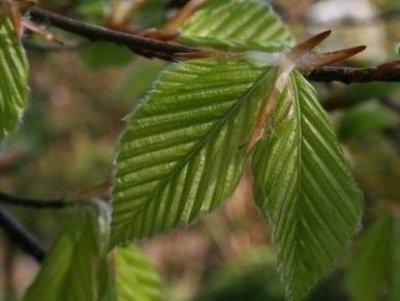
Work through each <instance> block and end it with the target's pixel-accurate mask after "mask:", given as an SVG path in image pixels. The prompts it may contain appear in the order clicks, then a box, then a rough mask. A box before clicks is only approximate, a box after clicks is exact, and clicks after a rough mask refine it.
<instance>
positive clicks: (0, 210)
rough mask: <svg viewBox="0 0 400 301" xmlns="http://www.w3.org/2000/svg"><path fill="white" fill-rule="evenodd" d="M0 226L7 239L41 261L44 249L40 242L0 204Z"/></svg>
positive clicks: (44, 253)
mask: <svg viewBox="0 0 400 301" xmlns="http://www.w3.org/2000/svg"><path fill="white" fill-rule="evenodd" d="M0 227H1V228H3V230H4V232H5V233H6V235H7V237H8V239H9V241H10V242H11V243H13V244H15V245H17V246H18V247H19V248H21V249H22V250H23V251H24V252H26V253H27V254H29V255H31V256H32V257H33V258H35V259H36V260H37V261H38V262H42V261H43V259H44V257H45V255H46V251H45V248H44V247H43V246H42V244H41V243H40V242H39V241H38V240H37V239H36V238H35V237H34V236H33V235H32V234H31V233H30V232H29V231H28V230H27V229H26V228H25V227H24V226H23V225H22V224H21V223H20V222H19V221H18V220H17V219H16V218H15V217H14V216H13V215H11V213H10V212H8V210H6V209H5V208H4V207H3V206H1V205H0Z"/></svg>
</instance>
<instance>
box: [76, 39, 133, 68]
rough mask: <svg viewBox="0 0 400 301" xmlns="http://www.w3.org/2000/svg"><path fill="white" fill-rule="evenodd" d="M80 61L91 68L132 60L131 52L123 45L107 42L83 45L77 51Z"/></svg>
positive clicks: (121, 63) (119, 64)
mask: <svg viewBox="0 0 400 301" xmlns="http://www.w3.org/2000/svg"><path fill="white" fill-rule="evenodd" d="M79 56H80V57H81V59H82V61H83V62H84V63H85V64H87V65H88V66H90V67H92V68H107V67H112V66H124V65H126V64H128V63H129V62H130V61H132V58H133V54H132V52H131V51H130V50H129V49H128V48H126V47H123V46H119V45H115V44H112V43H107V42H94V43H91V44H89V45H85V47H84V48H82V50H80V52H79Z"/></svg>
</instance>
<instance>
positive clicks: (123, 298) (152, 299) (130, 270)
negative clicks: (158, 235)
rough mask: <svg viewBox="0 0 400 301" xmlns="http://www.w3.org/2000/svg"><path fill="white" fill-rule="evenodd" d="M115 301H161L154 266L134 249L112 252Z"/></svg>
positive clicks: (158, 277) (130, 247) (138, 250)
mask: <svg viewBox="0 0 400 301" xmlns="http://www.w3.org/2000/svg"><path fill="white" fill-rule="evenodd" d="M113 255H114V257H113V258H114V260H113V262H114V270H115V285H116V295H117V298H116V300H117V301H161V300H162V289H161V278H160V275H159V274H158V272H157V271H156V269H155V267H154V264H153V263H152V262H151V261H150V260H149V259H148V258H147V257H146V256H145V255H144V254H143V253H142V251H141V250H140V249H139V248H137V247H135V246H129V247H124V248H116V249H115V250H114V251H113Z"/></svg>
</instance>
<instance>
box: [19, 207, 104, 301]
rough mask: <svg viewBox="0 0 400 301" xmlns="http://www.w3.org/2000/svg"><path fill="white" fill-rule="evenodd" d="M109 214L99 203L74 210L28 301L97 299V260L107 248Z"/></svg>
mask: <svg viewBox="0 0 400 301" xmlns="http://www.w3.org/2000/svg"><path fill="white" fill-rule="evenodd" d="M108 216H109V209H108V208H107V207H106V206H105V205H103V204H101V203H99V202H96V203H93V204H91V205H88V206H81V207H79V208H78V209H76V210H74V211H72V216H71V218H70V219H69V220H68V223H67V224H66V225H65V227H64V229H63V231H62V233H61V235H60V237H59V238H58V240H57V241H56V243H55V244H54V246H53V247H52V248H51V250H50V252H49V254H48V255H47V257H46V259H45V261H44V263H43V266H42V269H41V271H40V272H39V275H38V276H37V277H36V279H35V281H34V282H33V284H32V285H31V287H30V288H29V289H28V291H27V293H26V296H25V299H24V300H25V301H37V300H41V301H54V300H57V301H76V300H85V301H96V300H97V297H96V295H97V293H96V292H97V276H96V275H97V261H98V260H99V259H100V258H101V257H103V256H104V255H105V251H106V250H107V248H106V246H107V242H108V237H107V236H108V235H107V234H108V231H107V230H108V223H109V217H108Z"/></svg>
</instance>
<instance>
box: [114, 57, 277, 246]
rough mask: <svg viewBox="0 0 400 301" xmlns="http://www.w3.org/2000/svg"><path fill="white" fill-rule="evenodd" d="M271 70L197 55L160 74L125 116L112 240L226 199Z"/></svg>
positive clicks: (166, 224) (184, 218) (183, 218)
mask: <svg viewBox="0 0 400 301" xmlns="http://www.w3.org/2000/svg"><path fill="white" fill-rule="evenodd" d="M273 74H274V71H272V70H271V68H266V67H263V66H260V65H256V64H254V63H250V62H246V61H244V60H229V61H228V60H223V61H216V60H197V61H193V62H189V63H185V64H175V65H172V66H171V67H170V68H168V69H167V70H166V71H165V72H163V73H162V75H161V77H160V79H159V81H158V82H157V83H156V85H155V87H154V89H153V91H152V92H151V93H150V94H149V95H148V96H147V98H146V99H145V101H144V103H143V104H142V105H141V106H140V107H139V108H138V109H137V110H136V111H135V112H134V113H133V114H131V115H130V116H129V117H128V118H127V119H126V130H125V132H124V134H123V136H122V139H121V141H120V147H119V155H118V159H117V165H118V171H117V175H116V180H115V184H114V188H113V193H112V195H113V219H112V227H111V237H112V238H111V241H112V245H113V244H119V243H123V242H125V241H127V240H129V239H132V238H141V237H145V236H149V235H152V234H154V233H157V232H160V231H163V230H166V229H170V228H172V227H174V226H176V225H177V224H179V223H181V222H190V221H192V220H193V219H194V218H195V217H197V216H198V215H199V214H200V213H201V212H209V211H210V210H212V209H213V208H215V207H216V206H218V205H219V204H220V203H221V202H222V201H223V200H224V199H226V198H227V197H229V196H230V194H231V193H232V192H233V190H234V188H235V187H236V185H237V184H238V182H239V180H240V178H241V174H242V170H243V165H244V161H245V159H246V158H245V157H246V156H245V155H244V150H243V149H242V148H241V146H242V145H243V144H244V143H245V142H246V141H247V139H248V137H249V135H250V132H251V130H252V128H253V126H254V123H255V120H256V119H257V116H258V111H259V109H260V106H261V104H262V103H263V102H264V100H265V98H266V95H267V90H268V88H269V87H270V86H271V80H272V78H273Z"/></svg>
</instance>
